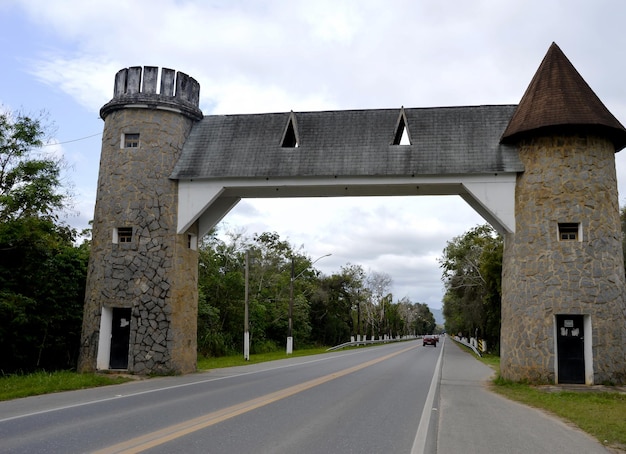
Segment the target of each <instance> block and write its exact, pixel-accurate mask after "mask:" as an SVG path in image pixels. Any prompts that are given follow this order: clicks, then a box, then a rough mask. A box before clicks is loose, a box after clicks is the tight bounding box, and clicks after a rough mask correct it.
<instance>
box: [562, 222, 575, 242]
mask: <svg viewBox="0 0 626 454" xmlns="http://www.w3.org/2000/svg"><path fill="white" fill-rule="evenodd" d="M579 230H580V224H578V223H577V222H559V241H578V238H579V233H580V232H579Z"/></svg>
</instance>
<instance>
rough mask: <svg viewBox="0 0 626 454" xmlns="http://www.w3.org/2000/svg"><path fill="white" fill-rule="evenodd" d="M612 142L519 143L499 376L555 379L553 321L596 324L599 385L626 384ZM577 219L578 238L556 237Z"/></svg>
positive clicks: (553, 139)
mask: <svg viewBox="0 0 626 454" xmlns="http://www.w3.org/2000/svg"><path fill="white" fill-rule="evenodd" d="M614 151H615V148H614V146H613V144H612V143H611V142H610V141H608V140H606V139H604V138H599V137H595V136H584V135H580V136H578V135H570V136H546V137H538V138H535V139H532V140H528V141H525V142H523V143H521V144H520V148H519V152H520V158H521V160H522V162H523V164H524V166H525V171H524V172H523V173H520V174H519V175H518V178H517V184H516V200H515V203H516V207H515V211H516V231H515V233H514V234H509V235H507V237H506V238H505V250H504V258H503V281H502V334H501V373H502V375H503V377H504V378H507V379H511V380H529V381H532V382H540V383H554V382H555V380H556V375H555V343H556V341H555V331H556V330H555V316H556V315H557V314H581V315H587V316H589V317H590V318H591V326H592V332H591V333H588V332H586V333H585V336H590V335H591V336H592V357H593V383H588V384H594V383H595V384H600V383H604V382H610V383H624V382H626V302H625V301H626V294H625V290H626V284H625V278H624V262H623V254H622V237H621V225H620V218H619V205H618V194H617V179H616V172H615V156H614ZM559 223H580V224H581V226H582V238H581V240H580V241H559V235H558V224H559Z"/></svg>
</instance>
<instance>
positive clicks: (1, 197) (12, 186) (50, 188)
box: [0, 112, 69, 222]
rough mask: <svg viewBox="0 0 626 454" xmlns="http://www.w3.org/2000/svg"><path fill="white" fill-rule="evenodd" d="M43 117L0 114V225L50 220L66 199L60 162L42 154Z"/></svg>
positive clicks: (66, 201) (67, 194)
mask: <svg viewBox="0 0 626 454" xmlns="http://www.w3.org/2000/svg"><path fill="white" fill-rule="evenodd" d="M43 119H44V117H43V116H40V117H39V118H33V117H30V116H27V115H23V114H17V115H15V116H13V115H11V114H10V113H6V112H2V113H0V222H8V221H14V220H16V219H19V218H24V217H39V218H54V217H55V213H56V212H57V211H58V210H60V209H62V208H63V207H64V206H66V204H67V203H68V200H69V193H68V192H67V191H65V192H64V191H63V188H62V186H61V177H60V175H61V169H62V167H63V164H62V160H61V159H60V158H55V157H54V156H52V155H49V154H45V153H43V152H38V153H36V152H35V150H40V149H41V146H42V144H43V138H44V135H45V128H44V126H43Z"/></svg>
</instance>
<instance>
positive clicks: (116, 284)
mask: <svg viewBox="0 0 626 454" xmlns="http://www.w3.org/2000/svg"><path fill="white" fill-rule="evenodd" d="M159 76H160V84H159V85H160V89H158V87H157V84H158V80H159ZM199 93H200V86H199V84H198V82H196V81H195V80H194V79H192V78H190V77H189V76H187V75H186V74H183V73H181V72H175V71H173V70H171V69H165V68H164V69H163V70H162V71H161V72H160V74H159V69H158V68H156V67H148V66H146V67H144V68H142V67H131V68H127V69H122V70H121V71H119V72H118V73H117V75H116V76H115V89H114V94H113V99H112V100H111V101H110V102H109V103H107V104H106V105H105V106H103V107H102V109H101V110H100V116H101V118H102V119H103V120H104V131H103V136H102V152H101V158H100V172H99V177H98V191H97V197H96V207H95V214H94V222H93V232H92V235H93V240H92V248H91V257H90V263H89V270H88V279H87V291H86V296H85V307H84V317H83V331H82V340H81V351H80V359H79V370H81V371H93V370H96V369H122V370H127V371H128V372H131V373H137V374H142V373H161V374H167V373H186V372H191V371H194V370H195V367H196V323H197V320H196V318H197V291H198V290H197V287H198V285H197V280H198V279H197V252H196V247H197V231H196V230H195V229H196V228H197V226H196V225H193V226H192V227H191V228H190V229H189V230H188V231H187V232H185V233H184V234H177V210H178V182H177V181H175V180H171V179H169V176H170V175H171V172H172V169H173V167H174V165H175V163H176V161H177V159H178V157H179V155H180V152H181V150H182V147H183V144H184V143H185V140H186V139H187V136H188V134H189V132H190V130H191V128H192V126H193V124H194V123H196V122H197V121H199V120H200V119H202V117H203V115H202V112H201V111H200V109H199V107H198V106H199Z"/></svg>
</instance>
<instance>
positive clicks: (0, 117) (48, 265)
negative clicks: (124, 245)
mask: <svg viewBox="0 0 626 454" xmlns="http://www.w3.org/2000/svg"><path fill="white" fill-rule="evenodd" d="M44 134H45V130H44V127H43V126H42V118H32V117H28V116H25V115H11V114H10V113H6V112H5V113H0V319H1V320H2V325H0V345H2V348H3V351H2V355H0V370H1V371H2V372H4V373H10V372H15V371H20V370H21V371H30V370H35V369H42V368H45V369H61V368H72V367H74V366H75V365H76V359H77V353H78V346H79V340H80V329H81V319H82V305H83V299H84V292H85V280H86V271H87V261H88V256H89V246H88V243H85V244H84V245H81V246H75V245H74V242H75V241H76V238H77V235H76V231H75V230H73V229H71V228H69V227H68V226H66V225H64V224H62V223H59V222H58V221H57V213H58V211H59V210H61V209H62V208H64V207H66V205H67V203H68V201H69V194H68V193H67V192H65V191H64V189H63V187H62V186H61V179H60V174H61V168H62V162H61V160H60V159H57V158H54V157H51V156H47V155H46V154H45V153H42V152H40V147H41V144H42V142H43V137H44Z"/></svg>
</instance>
